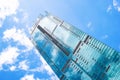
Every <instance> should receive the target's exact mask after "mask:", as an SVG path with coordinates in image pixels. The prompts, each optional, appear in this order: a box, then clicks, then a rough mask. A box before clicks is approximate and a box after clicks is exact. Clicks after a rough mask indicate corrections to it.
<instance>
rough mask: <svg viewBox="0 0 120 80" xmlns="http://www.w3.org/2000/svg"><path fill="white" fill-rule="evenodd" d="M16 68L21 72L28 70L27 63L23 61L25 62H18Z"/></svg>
mask: <svg viewBox="0 0 120 80" xmlns="http://www.w3.org/2000/svg"><path fill="white" fill-rule="evenodd" d="M18 68H20V69H22V70H28V69H29V66H28V65H27V61H26V60H25V61H22V62H20V63H19V66H18Z"/></svg>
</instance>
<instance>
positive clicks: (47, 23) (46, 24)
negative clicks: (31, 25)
mask: <svg viewBox="0 0 120 80" xmlns="http://www.w3.org/2000/svg"><path fill="white" fill-rule="evenodd" d="M39 25H40V26H41V27H42V28H44V29H46V30H47V31H50V32H52V31H53V30H54V28H55V27H56V24H55V23H54V22H53V21H51V20H50V19H49V18H47V17H45V18H43V19H42V20H41V21H40V23H39Z"/></svg>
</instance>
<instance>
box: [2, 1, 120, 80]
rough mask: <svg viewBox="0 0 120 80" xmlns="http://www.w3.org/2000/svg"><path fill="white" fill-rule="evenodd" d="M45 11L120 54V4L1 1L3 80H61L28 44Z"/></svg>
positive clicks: (111, 2)
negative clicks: (30, 32)
mask: <svg viewBox="0 0 120 80" xmlns="http://www.w3.org/2000/svg"><path fill="white" fill-rule="evenodd" d="M44 11H48V12H50V13H51V14H53V15H55V16H58V17H60V18H61V19H63V20H65V21H66V22H68V23H70V24H72V25H74V26H76V27H77V28H79V29H81V30H82V31H84V32H86V33H88V34H90V35H92V36H93V37H95V38H97V39H98V40H100V41H102V42H104V43H105V44H107V45H109V46H111V47H112V48H114V49H116V50H117V51H119V52H120V32H119V31H120V0H97V1H96V0H92V1H90V0H59V1H58V0H29V1H28V0H0V80H58V78H57V77H56V76H55V74H54V73H53V71H52V70H51V69H50V67H49V66H48V65H47V63H46V62H45V61H44V59H43V58H42V57H41V56H40V54H39V53H38V52H37V50H36V49H35V48H34V46H33V45H32V43H31V41H30V40H29V37H30V35H29V31H30V28H31V27H32V25H33V24H34V23H35V21H36V19H37V17H38V16H39V15H40V13H42V14H44Z"/></svg>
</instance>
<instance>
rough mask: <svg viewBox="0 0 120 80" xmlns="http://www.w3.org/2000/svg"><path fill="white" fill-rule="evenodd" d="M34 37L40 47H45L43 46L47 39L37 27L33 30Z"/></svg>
mask: <svg viewBox="0 0 120 80" xmlns="http://www.w3.org/2000/svg"><path fill="white" fill-rule="evenodd" d="M32 37H33V40H34V42H35V44H36V45H37V46H38V47H39V48H43V46H44V45H45V43H46V39H45V38H44V36H43V34H42V33H41V32H40V31H39V30H38V29H37V28H36V29H35V31H34V32H33V34H32Z"/></svg>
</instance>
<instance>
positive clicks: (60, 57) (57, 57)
mask: <svg viewBox="0 0 120 80" xmlns="http://www.w3.org/2000/svg"><path fill="white" fill-rule="evenodd" d="M44 51H45V52H46V54H47V55H48V56H49V57H50V59H51V60H52V61H53V62H54V63H55V64H56V66H57V67H58V68H59V69H62V67H63V66H64V64H65V62H66V61H67V57H66V56H65V54H64V53H63V52H62V51H61V50H60V49H59V48H58V47H57V46H55V45H54V44H53V43H51V42H48V43H47V44H46V46H45V48H44Z"/></svg>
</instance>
